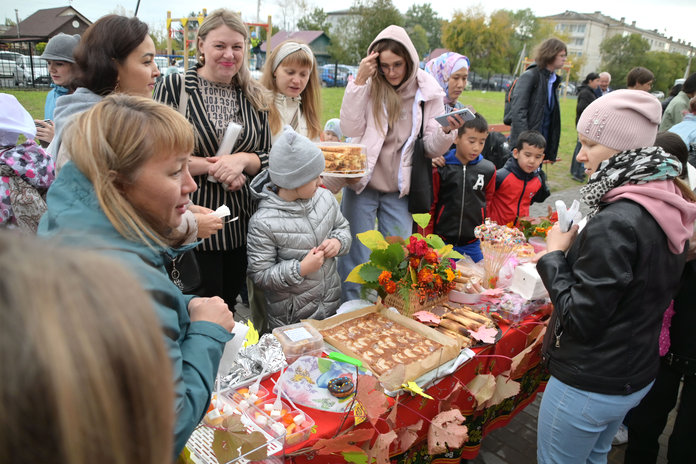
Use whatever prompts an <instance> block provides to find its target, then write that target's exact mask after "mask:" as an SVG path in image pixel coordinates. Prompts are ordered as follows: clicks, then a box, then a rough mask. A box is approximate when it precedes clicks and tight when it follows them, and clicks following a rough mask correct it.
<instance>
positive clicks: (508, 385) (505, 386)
mask: <svg viewBox="0 0 696 464" xmlns="http://www.w3.org/2000/svg"><path fill="white" fill-rule="evenodd" d="M519 392H520V383H519V382H515V381H514V380H511V379H510V377H508V376H507V375H506V373H505V374H501V375H499V376H498V377H496V379H495V391H494V392H493V396H491V399H489V400H488V401H486V407H487V408H489V407H491V406H495V405H496V404H500V403H502V402H503V400H504V399H505V398H510V397H511V396H515V395H517V394H518V393H519Z"/></svg>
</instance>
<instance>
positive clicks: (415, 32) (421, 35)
mask: <svg viewBox="0 0 696 464" xmlns="http://www.w3.org/2000/svg"><path fill="white" fill-rule="evenodd" d="M409 37H411V42H413V46H414V47H416V51H417V52H418V57H419V58H421V59H422V58H423V57H424V56H425V55H427V54H428V52H429V51H430V50H431V49H430V47H428V34H427V33H426V32H425V29H423V26H421V25H420V24H416V25H415V26H413V29H412V30H411V32H410V33H409Z"/></svg>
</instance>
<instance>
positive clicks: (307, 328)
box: [273, 322, 324, 364]
mask: <svg viewBox="0 0 696 464" xmlns="http://www.w3.org/2000/svg"><path fill="white" fill-rule="evenodd" d="M273 335H275V337H276V338H277V339H278V341H280V345H281V346H282V347H283V353H284V354H285V359H286V360H287V361H288V364H292V363H293V362H295V360H296V359H297V358H299V357H300V356H321V352H322V350H323V349H324V337H322V335H321V334H320V333H319V331H318V330H317V329H315V328H314V327H312V326H311V325H309V324H305V323H304V322H298V323H297V324H292V325H286V326H283V327H276V328H275V329H273Z"/></svg>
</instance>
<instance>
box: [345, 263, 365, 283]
mask: <svg viewBox="0 0 696 464" xmlns="http://www.w3.org/2000/svg"><path fill="white" fill-rule="evenodd" d="M365 264H367V263H363V264H358V265H357V266H355V267H354V268H353V270H352V271H350V274H348V277H346V282H354V283H356V284H366V283H367V282H365V279H363V278H362V277H360V269H362V267H363V266H364V265H365Z"/></svg>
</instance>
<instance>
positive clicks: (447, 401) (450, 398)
mask: <svg viewBox="0 0 696 464" xmlns="http://www.w3.org/2000/svg"><path fill="white" fill-rule="evenodd" d="M461 391H462V384H461V383H459V382H457V383H456V384H455V385H454V387H453V388H452V391H451V392H449V394H448V395H447V396H446V397H444V398H442V399H441V400H440V402H439V403H438V405H437V407H438V412H442V411H448V410H450V409H452V405H453V404H454V403H455V402H456V401H457V399H458V398H459V393H460V392H461Z"/></svg>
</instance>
